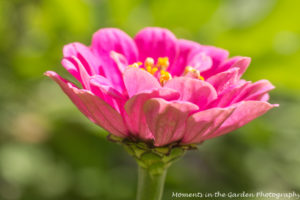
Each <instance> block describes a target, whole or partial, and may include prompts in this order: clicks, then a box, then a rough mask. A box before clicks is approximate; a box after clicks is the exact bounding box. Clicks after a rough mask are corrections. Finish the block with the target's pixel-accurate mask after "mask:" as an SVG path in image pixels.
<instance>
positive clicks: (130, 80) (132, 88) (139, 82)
mask: <svg viewBox="0 0 300 200" xmlns="http://www.w3.org/2000/svg"><path fill="white" fill-rule="evenodd" d="M123 80H124V84H125V87H126V89H127V92H128V95H129V97H132V96H133V95H135V94H138V93H141V92H145V91H151V90H154V89H159V88H161V85H160V83H159V82H158V80H157V79H156V78H155V77H154V76H152V75H151V74H150V73H148V72H146V71H144V70H141V69H138V68H135V67H128V68H127V69H126V70H125V72H124V74H123Z"/></svg>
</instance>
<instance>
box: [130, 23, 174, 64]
mask: <svg viewBox="0 0 300 200" xmlns="http://www.w3.org/2000/svg"><path fill="white" fill-rule="evenodd" d="M134 41H135V43H136V45H137V47H138V49H139V53H140V58H139V59H140V61H144V60H145V59H146V58H147V57H152V58H153V59H154V60H156V59H157V58H158V57H168V58H169V61H170V64H171V65H172V64H173V62H174V59H175V57H176V54H177V51H178V46H177V39H176V37H175V35H174V34H173V33H172V32H170V31H169V30H167V29H164V28H156V27H155V28H153V27H148V28H144V29H142V30H141V31H140V32H139V33H138V34H137V35H136V36H135V38H134Z"/></svg>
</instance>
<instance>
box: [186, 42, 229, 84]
mask: <svg viewBox="0 0 300 200" xmlns="http://www.w3.org/2000/svg"><path fill="white" fill-rule="evenodd" d="M199 53H205V55H207V56H209V57H210V58H211V59H212V66H211V67H210V68H209V69H208V70H206V71H204V72H202V74H201V75H202V76H204V77H205V78H207V77H210V76H211V75H213V74H214V72H215V70H216V69H218V67H219V66H220V64H221V63H223V62H224V61H225V60H226V59H227V58H228V55H229V53H228V51H226V50H224V49H221V48H217V47H213V46H205V45H201V48H199V49H198V50H197V51H194V52H193V54H191V55H190V56H191V58H192V57H194V56H195V55H196V54H199Z"/></svg>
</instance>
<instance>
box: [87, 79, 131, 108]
mask: <svg viewBox="0 0 300 200" xmlns="http://www.w3.org/2000/svg"><path fill="white" fill-rule="evenodd" d="M90 88H91V91H92V92H93V93H94V94H95V95H96V96H98V97H99V98H101V99H102V100H103V101H105V102H106V103H108V104H109V105H110V106H111V107H113V108H114V109H115V110H117V111H118V112H119V113H122V112H123V109H124V104H125V101H126V97H125V96H124V95H122V94H121V93H119V92H118V91H117V90H115V89H114V88H113V86H112V85H111V84H109V81H108V80H107V79H106V78H104V77H103V76H99V75H98V76H93V77H91V78H90Z"/></svg>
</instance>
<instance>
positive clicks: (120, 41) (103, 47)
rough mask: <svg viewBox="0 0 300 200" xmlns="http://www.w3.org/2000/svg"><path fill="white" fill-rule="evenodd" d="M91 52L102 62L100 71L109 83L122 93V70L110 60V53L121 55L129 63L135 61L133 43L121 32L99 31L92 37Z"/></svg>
mask: <svg viewBox="0 0 300 200" xmlns="http://www.w3.org/2000/svg"><path fill="white" fill-rule="evenodd" d="M92 51H93V52H94V53H95V54H96V55H98V56H99V57H100V58H101V60H102V61H103V66H102V70H103V73H104V75H105V77H107V78H108V79H109V80H110V81H111V83H112V84H113V85H114V86H115V88H117V90H119V91H120V92H123V91H124V89H125V87H124V83H123V80H122V71H123V70H122V69H120V68H119V67H120V66H119V65H117V64H116V63H115V62H114V60H113V59H112V58H111V55H110V54H111V51H115V52H117V53H119V54H123V55H124V56H125V58H126V59H127V60H128V62H129V63H133V62H136V61H137V57H138V51H137V47H136V45H135V43H134V41H133V40H132V39H131V38H130V37H129V36H128V35H127V34H126V33H124V32H123V31H121V30H119V29H114V28H105V29H100V30H99V31H97V32H96V33H95V34H94V35H93V39H92Z"/></svg>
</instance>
